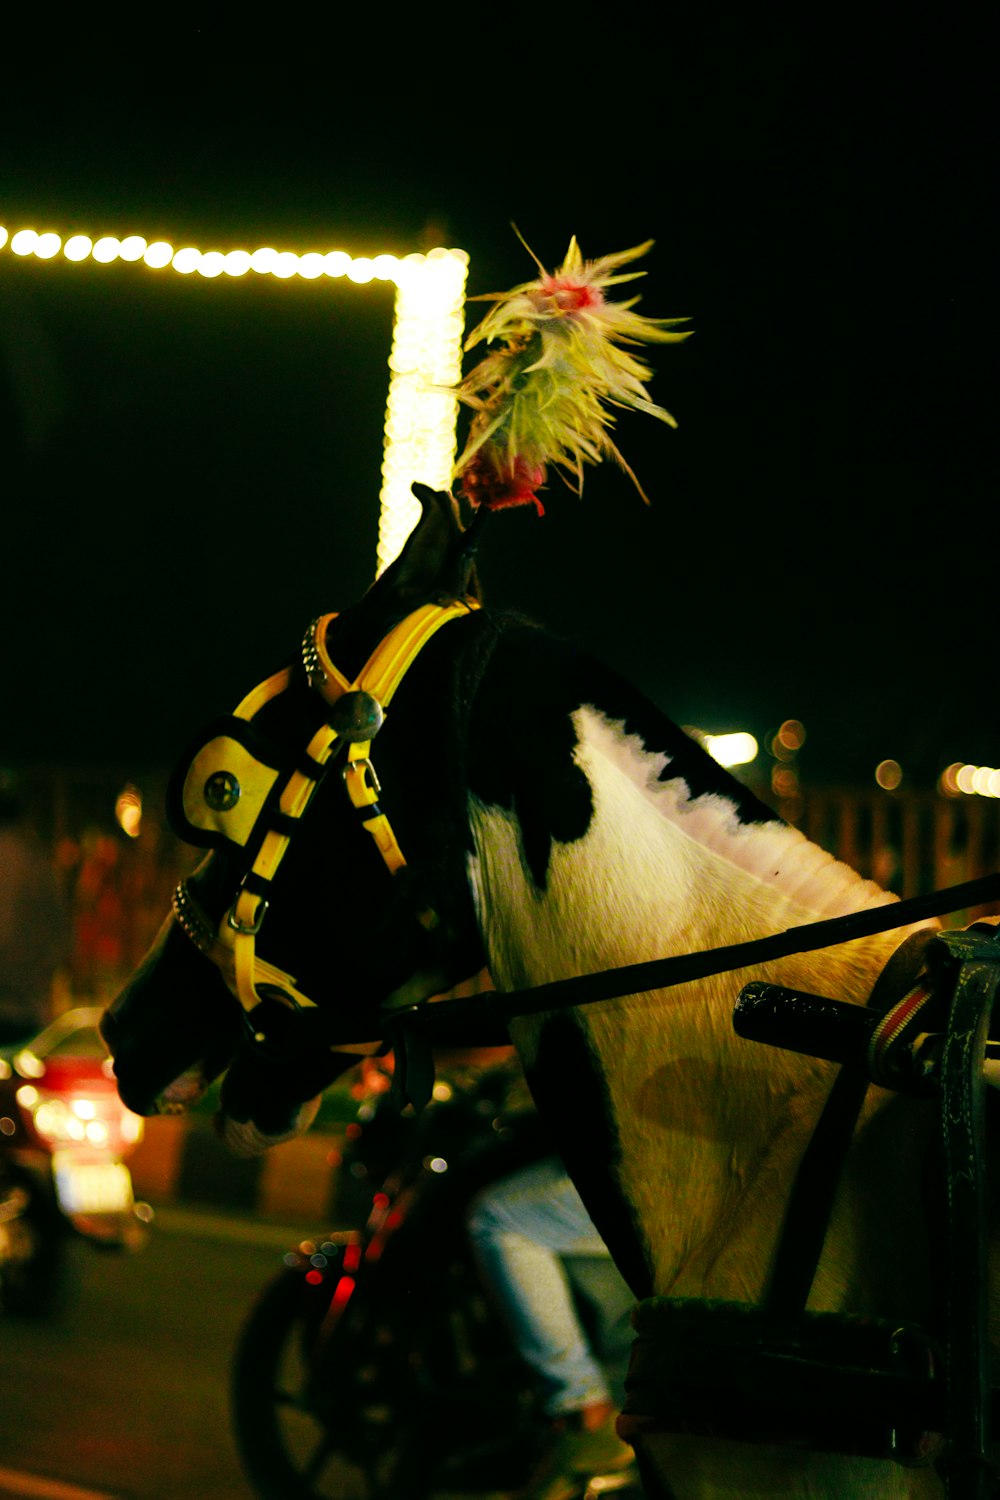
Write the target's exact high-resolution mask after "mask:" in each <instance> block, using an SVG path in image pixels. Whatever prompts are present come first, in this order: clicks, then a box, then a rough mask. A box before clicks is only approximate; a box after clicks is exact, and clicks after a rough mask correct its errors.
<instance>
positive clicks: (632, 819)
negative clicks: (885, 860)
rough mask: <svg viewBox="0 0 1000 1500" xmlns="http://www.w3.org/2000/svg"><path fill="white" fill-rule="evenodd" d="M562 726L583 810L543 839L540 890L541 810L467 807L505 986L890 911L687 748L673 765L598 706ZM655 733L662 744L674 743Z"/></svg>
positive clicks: (541, 767)
mask: <svg viewBox="0 0 1000 1500" xmlns="http://www.w3.org/2000/svg"><path fill="white" fill-rule="evenodd" d="M571 717H572V724H573V730H574V737H575V741H576V743H575V746H574V748H573V750H572V758H573V762H574V765H575V768H576V769H577V770H578V771H579V773H581V775H582V777H583V778H585V780H586V783H587V785H588V786H589V790H590V797H591V802H592V810H591V813H590V816H589V818H588V820H587V823H586V827H585V828H582V829H581V827H580V824H581V823H582V819H578V825H577V827H576V828H573V829H571V830H570V832H571V833H573V834H574V835H576V836H573V837H569V838H567V839H565V840H561V839H560V838H559V837H558V834H557V833H553V834H552V836H551V838H550V844H549V857H548V861H547V867H546V869H545V872H544V879H543V880H540V879H539V878H538V871H537V870H534V871H533V870H532V869H531V868H529V867H528V865H527V864H526V859H525V851H526V848H527V847H528V843H529V840H530V839H531V838H532V836H533V835H532V829H531V826H530V823H531V820H532V819H533V818H537V817H538V813H537V811H535V812H533V811H532V809H531V808H530V807H526V806H525V805H524V801H523V799H522V801H519V800H518V798H517V796H516V795H514V796H512V797H511V799H510V805H508V806H504V805H503V804H502V802H501V803H498V802H494V803H492V804H490V803H489V802H487V801H485V800H483V799H482V798H474V799H473V803H472V809H471V822H472V828H473V835H474V842H475V846H476V854H475V858H474V861H473V867H472V880H473V888H474V890H475V893H476V896H477V903H478V909H479V913H480V921H481V925H482V927H483V930H484V934H485V936H486V940H487V945H488V948H489V952H490V956H491V962H492V964H493V965H494V977H495V979H496V980H497V982H498V983H500V984H502V985H504V986H505V987H506V986H508V985H524V984H537V983H544V982H546V981H548V980H553V979H560V978H565V977H567V976H569V975H572V974H575V973H587V972H595V971H597V970H600V969H603V968H609V967H614V966H617V965H621V964H628V963H636V962H640V961H643V960H646V959H652V958H657V957H662V956H665V955H668V954H672V953H679V952H690V951H695V950H700V949H705V948H714V947H721V946H723V945H725V944H729V943H736V942H740V941H745V940H749V939H752V938H757V937H761V936H764V935H766V934H768V933H771V932H775V931H779V930H781V929H783V928H785V927H789V926H795V925H800V924H802V923H806V922H810V921H818V920H821V919H823V918H827V917H833V916H839V915H841V914H843V913H845V912H850V911H854V910H859V909H862V908H865V907H869V906H874V905H880V904H883V903H887V902H891V901H893V900H894V899H895V898H894V897H893V896H891V895H890V894H889V893H887V892H886V891H884V890H882V889H881V888H880V887H878V886H877V885H875V884H873V883H872V882H871V881H868V880H865V879H863V878H862V877H861V876H860V875H858V874H857V873H856V872H855V871H854V870H852V869H850V868H849V867H848V866H846V865H844V864H842V863H840V862H839V861H837V860H836V859H835V858H834V857H833V856H832V855H830V854H829V853H827V852H826V851H824V850H823V849H821V848H820V847H819V846H818V845H816V844H814V843H812V842H811V841H810V840H808V839H807V838H806V837H805V836H804V835H803V834H802V833H801V832H800V831H799V830H797V829H795V828H792V827H790V826H789V825H787V824H786V823H784V822H783V821H782V820H780V819H779V818H777V817H776V816H775V815H773V814H771V813H769V812H768V810H766V809H764V808H762V807H761V806H760V804H757V805H756V806H754V805H753V802H752V799H750V805H749V808H748V797H749V794H748V793H747V792H746V791H745V789H743V788H741V787H739V786H738V785H737V783H736V782H735V780H734V779H733V778H729V777H726V776H725V773H721V770H720V768H718V767H716V766H714V763H713V766H712V769H711V771H708V770H707V769H706V767H705V764H704V762H705V761H707V760H708V759H709V757H708V756H707V755H706V753H705V752H704V751H703V750H702V749H701V748H700V747H699V746H698V745H696V744H695V743H694V742H693V741H685V742H684V743H679V742H678V741H677V740H676V738H674V739H673V740H672V742H671V743H672V753H668V752H667V751H665V750H663V749H660V748H659V747H658V746H657V745H656V744H655V743H652V744H651V743H650V742H649V741H650V738H651V735H650V732H649V731H648V730H647V736H646V738H645V739H644V738H643V737H642V736H640V735H639V734H638V733H635V732H630V729H629V726H628V723H627V721H626V720H625V719H623V718H620V717H619V718H612V717H610V716H609V715H608V714H606V713H605V712H603V711H602V710H601V709H600V708H598V707H596V706H594V705H590V704H580V705H578V706H577V707H576V708H575V709H574V710H573V711H572V716H571ZM663 722H664V740H665V739H666V737H667V735H668V734H669V733H670V732H672V734H673V735H674V736H676V735H677V733H678V731H676V728H675V726H672V725H669V724H668V721H663ZM545 760H546V756H545V751H544V749H542V750H541V751H540V752H539V753H538V759H537V761H534V762H529V764H528V766H527V767H526V770H525V777H524V779H525V782H526V783H529V784H530V779H531V778H532V777H534V778H535V779H536V782H537V783H538V790H539V798H540V800H543V801H544V799H545V797H546V796H550V797H551V799H552V800H553V801H554V802H557V801H558V792H557V791H551V792H550V791H549V790H548V789H547V788H546V787H545V785H544V778H545V772H546V765H545ZM706 778H707V779H706ZM692 788H694V791H693V790H692ZM703 788H707V789H703ZM748 811H749V812H750V813H754V814H757V816H756V817H754V818H752V819H751V818H748V816H747V813H748ZM552 821H553V823H558V821H559V808H558V806H556V807H555V810H554V816H553V820H552ZM791 968H795V965H794V963H793V964H792V965H791Z"/></svg>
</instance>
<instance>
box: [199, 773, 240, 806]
mask: <svg viewBox="0 0 1000 1500" xmlns="http://www.w3.org/2000/svg"><path fill="white" fill-rule="evenodd" d="M241 790H242V789H241V787H240V784H239V782H238V781H237V780H236V777H235V776H234V775H233V773H232V772H231V771H215V772H213V774H212V775H211V776H210V777H209V778H208V780H207V781H206V782H205V787H204V791H203V796H204V798H205V801H206V802H207V803H208V805H209V807H210V808H211V809H212V811H213V812H229V811H230V810H231V809H232V808H234V807H235V806H236V804H237V802H238V801H239V800H240V792H241Z"/></svg>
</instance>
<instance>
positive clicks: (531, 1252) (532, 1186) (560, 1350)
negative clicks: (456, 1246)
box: [468, 1157, 624, 1417]
mask: <svg viewBox="0 0 1000 1500" xmlns="http://www.w3.org/2000/svg"><path fill="white" fill-rule="evenodd" d="M468 1230H469V1238H470V1241H471V1244H472V1248H473V1252H474V1254H475V1257H476V1260H477V1263H478V1265H479V1268H480V1270H481V1272H482V1275H483V1278H484V1280H485V1281H486V1284H487V1285H488V1287H489V1288H490V1290H491V1291H492V1293H493V1294H494V1296H495V1298H496V1300H497V1301H498V1303H499V1306H500V1310H501V1312H502V1314H503V1315H504V1317H505V1319H506V1321H507V1324H508V1326H509V1328H510V1331H511V1335H512V1337H513V1339H514V1343H515V1346H516V1348H517V1350H518V1353H519V1354H520V1355H521V1357H522V1359H524V1361H525V1362H526V1364H528V1365H529V1366H530V1368H531V1369H532V1370H533V1371H534V1372H535V1375H536V1377H537V1378H538V1380H539V1382H540V1385H541V1388H542V1397H543V1403H544V1407H545V1411H546V1413H547V1414H548V1415H550V1416H553V1417H555V1416H560V1415H562V1414H564V1413H567V1412H573V1411H579V1410H580V1409H581V1407H584V1406H588V1405H590V1404H591V1403H592V1402H596V1401H613V1400H614V1397H613V1396H612V1394H611V1391H610V1389H609V1384H608V1379H607V1375H606V1373H605V1370H604V1368H603V1366H602V1364H601V1362H600V1360H599V1359H598V1358H597V1356H596V1354H595V1352H594V1351H593V1350H592V1348H591V1346H590V1343H589V1341H588V1339H587V1336H586V1333H585V1332H584V1330H583V1328H582V1327H581V1324H580V1319H579V1316H578V1314H577V1310H576V1306H575V1303H574V1298H573V1292H572V1288H571V1285H570V1282H569V1278H568V1276H567V1273H566V1269H565V1267H564V1266H563V1263H562V1260H561V1257H562V1256H600V1257H603V1258H605V1259H606V1260H608V1262H609V1269H611V1268H610V1256H609V1254H608V1249H607V1246H606V1245H605V1244H604V1241H603V1240H602V1239H601V1238H600V1236H599V1235H598V1233H597V1230H596V1229H595V1228H594V1225H593V1222H592V1221H591V1219H590V1216H589V1215H588V1213H587V1210H586V1209H585V1208H584V1206H583V1203H582V1202H581V1199H580V1195H579V1193H578V1192H577V1191H576V1188H575V1187H574V1186H573V1184H572V1182H571V1181H570V1179H569V1178H568V1177H567V1175H566V1169H565V1167H564V1166H563V1165H562V1162H561V1161H560V1160H559V1159H558V1158H557V1157H547V1158H546V1159H545V1160H544V1161H540V1162H536V1163H535V1164H534V1165H532V1166H530V1167H525V1168H523V1169H522V1170H520V1171H518V1172H514V1173H512V1174H511V1175H510V1176H509V1177H505V1178H502V1179H501V1180H500V1181H499V1182H496V1183H492V1184H491V1185H490V1186H489V1187H488V1188H486V1189H484V1190H483V1191H481V1192H480V1193H478V1194H477V1196H476V1197H475V1198H474V1199H473V1201H472V1206H471V1209H470V1212H469V1218H468ZM623 1285H624V1284H623Z"/></svg>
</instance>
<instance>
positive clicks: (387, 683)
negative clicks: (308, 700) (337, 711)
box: [313, 597, 479, 708]
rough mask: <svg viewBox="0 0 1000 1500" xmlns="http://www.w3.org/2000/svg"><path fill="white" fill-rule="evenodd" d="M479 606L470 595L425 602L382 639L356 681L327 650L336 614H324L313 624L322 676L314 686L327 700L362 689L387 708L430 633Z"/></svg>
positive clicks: (318, 663) (317, 659)
mask: <svg viewBox="0 0 1000 1500" xmlns="http://www.w3.org/2000/svg"><path fill="white" fill-rule="evenodd" d="M478 608H479V601H478V600H477V599H473V598H471V597H468V598H465V599H455V600H453V602H452V603H451V604H422V605H421V606H420V608H419V609H415V610H414V611H413V613H412V614H410V615H407V617H406V619H405V620H401V621H400V622H399V624H398V625H396V626H395V627H394V628H393V629H392V630H390V632H389V634H388V635H387V636H386V637H385V639H384V640H383V641H380V642H379V644H378V645H377V646H376V648H375V650H374V651H373V652H372V654H371V656H370V657H369V658H368V660H367V662H366V663H365V665H364V666H363V667H362V668H361V671H360V672H359V673H358V675H357V677H356V678H355V679H354V681H353V682H349V681H348V679H347V678H346V677H345V676H344V674H343V672H341V671H340V669H339V668H338V667H335V666H334V664H333V662H332V661H331V660H330V657H329V654H328V652H327V649H326V628H327V626H328V625H329V624H330V623H331V622H332V621H333V620H335V619H336V618H337V616H336V614H335V613H334V614H329V615H321V616H320V618H319V619H318V620H317V621H316V623H315V625H314V626H313V645H314V648H315V653H316V662H317V665H318V667H319V668H321V669H322V674H323V676H322V680H319V679H318V673H317V677H316V678H314V679H313V681H314V685H315V686H316V687H318V688H319V691H320V692H321V693H322V695H323V697H324V698H325V699H326V701H327V703H336V701H337V699H338V698H341V697H343V695H344V693H351V692H358V691H360V692H364V693H370V694H371V696H372V697H373V698H375V699H377V700H378V702H379V703H380V704H381V705H382V707H383V708H388V706H389V704H390V702H391V701H392V695H393V693H394V692H395V691H396V689H397V688H398V687H399V684H400V683H401V682H402V680H403V678H404V677H405V676H406V674H407V672H408V671H409V670H410V668H411V667H412V665H413V663H414V662H415V661H416V659H417V657H418V656H419V655H420V653H421V651H422V650H423V649H424V647H425V646H426V645H427V642H428V641H429V640H430V638H431V636H432V635H434V634H435V632H436V631H438V630H440V629H441V626H442V625H447V623H448V621H449V620H457V619H459V618H460V617H461V616H462V615H467V614H469V613H470V611H471V610H474V609H478Z"/></svg>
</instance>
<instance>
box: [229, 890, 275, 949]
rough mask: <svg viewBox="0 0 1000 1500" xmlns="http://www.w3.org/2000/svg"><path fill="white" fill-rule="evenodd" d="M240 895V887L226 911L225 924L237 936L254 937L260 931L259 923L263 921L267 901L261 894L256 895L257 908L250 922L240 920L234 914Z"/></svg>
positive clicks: (241, 893) (241, 891)
mask: <svg viewBox="0 0 1000 1500" xmlns="http://www.w3.org/2000/svg"><path fill="white" fill-rule="evenodd" d="M242 895H243V889H242V887H241V888H240V890H239V892H238V893H237V896H236V900H235V901H234V902H233V904H232V906H231V907H230V908H229V911H228V913H227V914H226V924H227V926H229V927H231V928H232V930H233V931H234V932H235V933H236V934H237V935H238V936H239V937H256V936H257V934H258V932H259V931H260V924H261V923H262V922H263V920H264V916H265V913H266V912H267V906H268V903H267V902H266V901H265V900H264V897H263V896H258V897H257V900H258V901H259V902H260V905H259V906H258V908H257V915H256V916H255V917H254V919H253V921H252V922H241V921H240V920H239V918H238V917H237V915H236V907H237V905H238V903H239V899H240V896H242Z"/></svg>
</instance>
